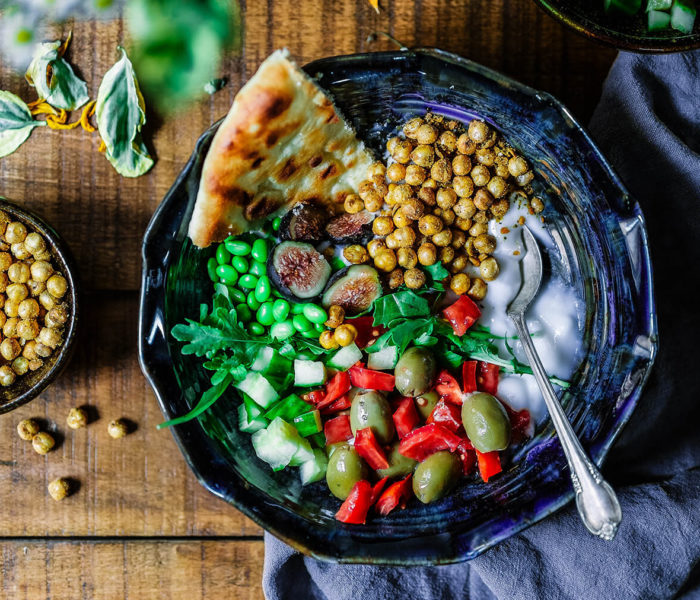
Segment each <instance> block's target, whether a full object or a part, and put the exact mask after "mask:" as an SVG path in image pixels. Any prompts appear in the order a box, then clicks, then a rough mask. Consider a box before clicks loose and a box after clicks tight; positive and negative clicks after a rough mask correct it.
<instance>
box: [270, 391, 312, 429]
mask: <svg viewBox="0 0 700 600" xmlns="http://www.w3.org/2000/svg"><path fill="white" fill-rule="evenodd" d="M311 408H312V407H311V406H310V405H309V404H307V403H306V402H304V401H303V400H302V399H301V398H299V396H297V395H296V394H290V395H289V396H287V397H286V398H285V399H284V400H280V401H279V402H277V403H276V404H274V405H273V406H272V408H270V410H268V411H267V412H266V413H265V418H266V419H270V420H272V419H274V418H275V417H281V418H283V419H284V420H285V421H287V422H290V421H292V420H293V419H294V417H298V416H299V415H302V414H304V413H306V412H309V411H310V410H311Z"/></svg>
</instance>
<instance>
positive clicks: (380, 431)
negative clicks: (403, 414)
mask: <svg viewBox="0 0 700 600" xmlns="http://www.w3.org/2000/svg"><path fill="white" fill-rule="evenodd" d="M350 427H351V428H352V432H353V434H354V433H357V431H358V430H360V429H365V428H366V427H371V428H372V431H373V432H374V435H375V436H376V438H377V441H378V442H379V443H380V444H388V443H389V442H390V441H391V440H392V438H393V437H394V420H393V419H392V418H391V406H389V402H388V401H387V399H386V398H385V397H384V396H383V395H382V394H380V393H379V392H362V393H360V394H357V395H356V396H355V397H354V398H353V400H352V405H351V406H350Z"/></svg>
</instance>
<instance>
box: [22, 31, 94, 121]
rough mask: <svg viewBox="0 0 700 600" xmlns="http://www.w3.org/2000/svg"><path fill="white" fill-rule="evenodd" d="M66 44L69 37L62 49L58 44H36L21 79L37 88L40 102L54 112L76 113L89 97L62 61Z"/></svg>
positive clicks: (84, 87)
mask: <svg viewBox="0 0 700 600" xmlns="http://www.w3.org/2000/svg"><path fill="white" fill-rule="evenodd" d="M69 42H70V36H69V38H68V40H66V43H65V45H64V44H62V42H61V41H60V40H58V41H55V42H43V43H41V44H38V45H37V47H36V49H35V50H34V56H33V57H32V62H31V63H30V65H29V68H28V69H27V72H26V73H25V75H24V77H25V78H26V80H27V82H28V83H29V85H31V86H34V87H36V91H37V94H38V95H39V98H41V99H43V100H45V101H46V102H47V103H49V104H50V105H51V106H53V107H54V108H63V109H65V110H75V109H76V108H79V107H81V106H82V105H83V104H85V103H86V102H87V101H88V100H89V99H90V96H89V95H88V89H87V83H85V82H84V81H83V80H82V79H80V77H78V76H77V75H76V74H75V73H74V72H73V68H72V67H71V66H70V64H68V62H67V61H66V60H65V59H64V58H63V57H62V55H63V53H64V52H65V49H66V46H67V45H68V43H69Z"/></svg>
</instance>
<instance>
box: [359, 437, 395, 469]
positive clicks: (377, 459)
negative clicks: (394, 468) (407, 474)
mask: <svg viewBox="0 0 700 600" xmlns="http://www.w3.org/2000/svg"><path fill="white" fill-rule="evenodd" d="M355 450H357V453H358V454H359V455H360V456H361V457H362V458H364V459H365V461H367V464H368V465H369V466H370V467H371V468H372V469H374V470H375V471H376V470H377V469H388V468H389V461H388V460H387V459H386V454H384V450H382V447H381V446H380V445H379V442H378V441H377V438H376V437H375V435H374V431H372V428H371V427H365V428H364V429H359V430H358V431H357V432H355Z"/></svg>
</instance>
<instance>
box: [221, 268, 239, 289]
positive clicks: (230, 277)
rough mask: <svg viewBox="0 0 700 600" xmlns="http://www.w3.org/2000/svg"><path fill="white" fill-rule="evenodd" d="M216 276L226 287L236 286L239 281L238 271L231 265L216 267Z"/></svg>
mask: <svg viewBox="0 0 700 600" xmlns="http://www.w3.org/2000/svg"><path fill="white" fill-rule="evenodd" d="M216 274H217V275H218V276H219V277H221V280H222V281H223V282H224V283H225V284H226V285H234V284H235V283H236V281H237V280H238V271H236V269H234V268H233V267H232V266H231V265H219V266H218V267H216Z"/></svg>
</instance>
